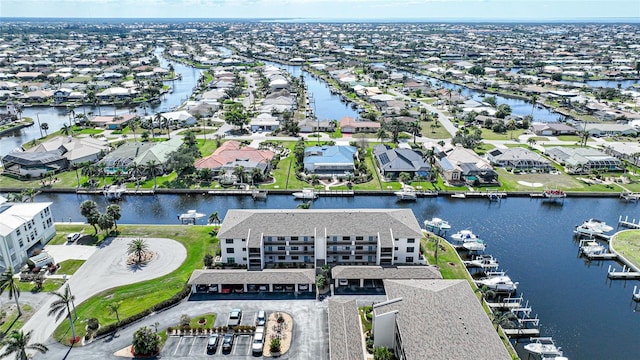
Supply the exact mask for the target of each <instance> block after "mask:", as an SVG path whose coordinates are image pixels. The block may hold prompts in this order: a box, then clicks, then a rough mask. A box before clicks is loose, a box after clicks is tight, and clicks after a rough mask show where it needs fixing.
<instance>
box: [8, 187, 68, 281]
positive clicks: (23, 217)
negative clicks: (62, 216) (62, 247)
mask: <svg viewBox="0 0 640 360" xmlns="http://www.w3.org/2000/svg"><path fill="white" fill-rule="evenodd" d="M55 234H56V228H55V226H53V217H52V216H51V203H50V202H44V203H11V202H7V201H6V199H5V198H3V197H0V271H4V270H5V269H7V268H12V269H13V270H14V271H17V270H19V269H20V267H21V266H22V264H24V262H25V261H26V260H27V259H28V257H29V256H28V254H29V252H30V250H31V249H32V248H34V247H35V246H36V245H44V244H46V243H47V242H48V241H49V240H51V239H52V238H53V237H54V235H55Z"/></svg>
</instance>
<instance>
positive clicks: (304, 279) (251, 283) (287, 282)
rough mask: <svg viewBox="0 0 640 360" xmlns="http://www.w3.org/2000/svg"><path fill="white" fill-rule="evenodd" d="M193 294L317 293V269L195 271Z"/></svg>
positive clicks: (192, 275) (190, 283) (191, 281)
mask: <svg viewBox="0 0 640 360" xmlns="http://www.w3.org/2000/svg"><path fill="white" fill-rule="evenodd" d="M188 284H189V285H190V286H191V292H192V293H193V294H212V293H222V294H226V293H232V292H233V293H260V292H269V293H271V292H273V293H275V292H288V293H309V292H314V291H315V270H314V269H264V270H261V271H248V270H246V269H233V270H224V269H207V270H195V271H194V272H193V273H192V274H191V278H189V282H188Z"/></svg>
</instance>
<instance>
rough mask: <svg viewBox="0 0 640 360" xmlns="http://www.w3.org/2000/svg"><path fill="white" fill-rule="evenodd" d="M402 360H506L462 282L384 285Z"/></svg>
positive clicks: (379, 309)
mask: <svg viewBox="0 0 640 360" xmlns="http://www.w3.org/2000/svg"><path fill="white" fill-rule="evenodd" d="M384 287H385V291H386V293H387V298H388V299H390V300H391V299H399V298H401V301H394V302H389V303H385V304H381V305H376V306H374V312H375V314H383V313H387V312H391V311H397V312H398V313H397V318H396V323H397V328H398V331H399V332H400V336H401V338H402V344H403V350H404V353H405V355H406V358H407V359H412V360H413V359H415V360H421V359H431V360H437V359H443V360H455V359H460V360H466V359H492V360H500V359H505V360H508V359H511V357H510V356H509V353H508V352H507V350H506V349H505V347H504V345H503V344H502V342H501V341H500V337H499V336H498V334H497V333H496V331H495V329H494V328H493V326H492V324H491V321H490V320H489V317H488V316H487V314H486V313H485V312H484V310H483V309H482V306H481V305H480V301H479V300H478V298H477V297H476V296H475V294H474V293H473V290H471V286H470V285H469V283H468V282H467V281H466V280H384Z"/></svg>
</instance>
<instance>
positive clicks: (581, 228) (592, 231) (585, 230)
mask: <svg viewBox="0 0 640 360" xmlns="http://www.w3.org/2000/svg"><path fill="white" fill-rule="evenodd" d="M574 233H576V234H578V235H586V236H593V235H600V234H602V230H600V229H597V228H591V227H589V226H585V225H584V224H583V225H578V226H576V229H575V230H574Z"/></svg>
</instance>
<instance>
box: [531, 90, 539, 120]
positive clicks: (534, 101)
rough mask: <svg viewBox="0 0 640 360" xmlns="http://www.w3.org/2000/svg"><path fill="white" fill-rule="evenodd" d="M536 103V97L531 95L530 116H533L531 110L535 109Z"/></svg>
mask: <svg viewBox="0 0 640 360" xmlns="http://www.w3.org/2000/svg"><path fill="white" fill-rule="evenodd" d="M537 101H538V95H536V94H533V95H531V116H533V109H534V108H535V107H536V102H537Z"/></svg>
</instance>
